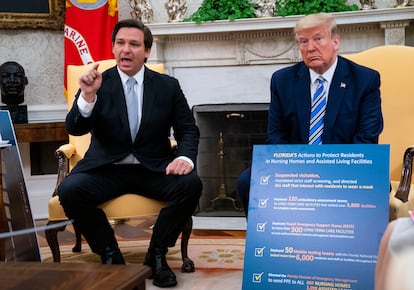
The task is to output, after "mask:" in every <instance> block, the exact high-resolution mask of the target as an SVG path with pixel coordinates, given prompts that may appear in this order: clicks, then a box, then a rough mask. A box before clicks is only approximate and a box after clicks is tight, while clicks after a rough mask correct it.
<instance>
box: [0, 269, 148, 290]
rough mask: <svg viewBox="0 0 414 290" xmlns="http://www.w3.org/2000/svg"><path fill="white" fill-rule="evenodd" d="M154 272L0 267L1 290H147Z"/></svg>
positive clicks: (146, 270)
mask: <svg viewBox="0 0 414 290" xmlns="http://www.w3.org/2000/svg"><path fill="white" fill-rule="evenodd" d="M150 274H151V268H149V267H147V266H143V265H131V264H130V265H102V264H98V263H37V262H9V263H0V281H1V286H0V287H1V289H4V290H7V289H44V290H48V289H59V290H73V289H79V290H83V289H84V290H92V289H96V290H115V289H118V290H132V289H137V290H145V279H146V278H147V277H149V276H150Z"/></svg>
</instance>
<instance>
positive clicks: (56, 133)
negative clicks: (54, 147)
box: [13, 122, 68, 143]
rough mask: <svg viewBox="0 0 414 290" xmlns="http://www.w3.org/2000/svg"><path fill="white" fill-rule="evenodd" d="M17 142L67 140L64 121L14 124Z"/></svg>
mask: <svg viewBox="0 0 414 290" xmlns="http://www.w3.org/2000/svg"><path fill="white" fill-rule="evenodd" d="M13 127H14V131H15V133H16V139H17V142H26V143H31V142H52V141H67V140H68V133H67V132H66V128H65V123H64V122H48V123H28V124H14V125H13Z"/></svg>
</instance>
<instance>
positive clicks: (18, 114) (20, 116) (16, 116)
mask: <svg viewBox="0 0 414 290" xmlns="http://www.w3.org/2000/svg"><path fill="white" fill-rule="evenodd" d="M0 109H1V110H7V111H9V112H10V117H11V119H12V121H13V124H27V105H9V106H0Z"/></svg>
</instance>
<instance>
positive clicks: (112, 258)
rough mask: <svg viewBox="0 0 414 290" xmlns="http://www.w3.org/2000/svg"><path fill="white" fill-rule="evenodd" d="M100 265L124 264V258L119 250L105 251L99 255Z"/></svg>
mask: <svg viewBox="0 0 414 290" xmlns="http://www.w3.org/2000/svg"><path fill="white" fill-rule="evenodd" d="M101 262H102V264H121V265H123V264H125V260H124V257H123V256H122V254H121V251H120V250H119V249H115V250H111V249H109V248H107V249H105V252H104V253H103V254H102V255H101Z"/></svg>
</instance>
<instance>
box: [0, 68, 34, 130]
mask: <svg viewBox="0 0 414 290" xmlns="http://www.w3.org/2000/svg"><path fill="white" fill-rule="evenodd" d="M27 84H28V80H27V77H26V74H25V71H24V68H23V67H22V66H21V65H20V64H18V63H17V62H15V61H7V62H5V63H3V64H2V65H1V66H0V89H1V101H2V103H5V104H6V106H2V107H1V109H7V110H9V111H10V115H11V117H12V120H13V122H14V123H27V106H26V105H22V106H19V104H21V103H23V102H24V89H25V86H26V85H27Z"/></svg>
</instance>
